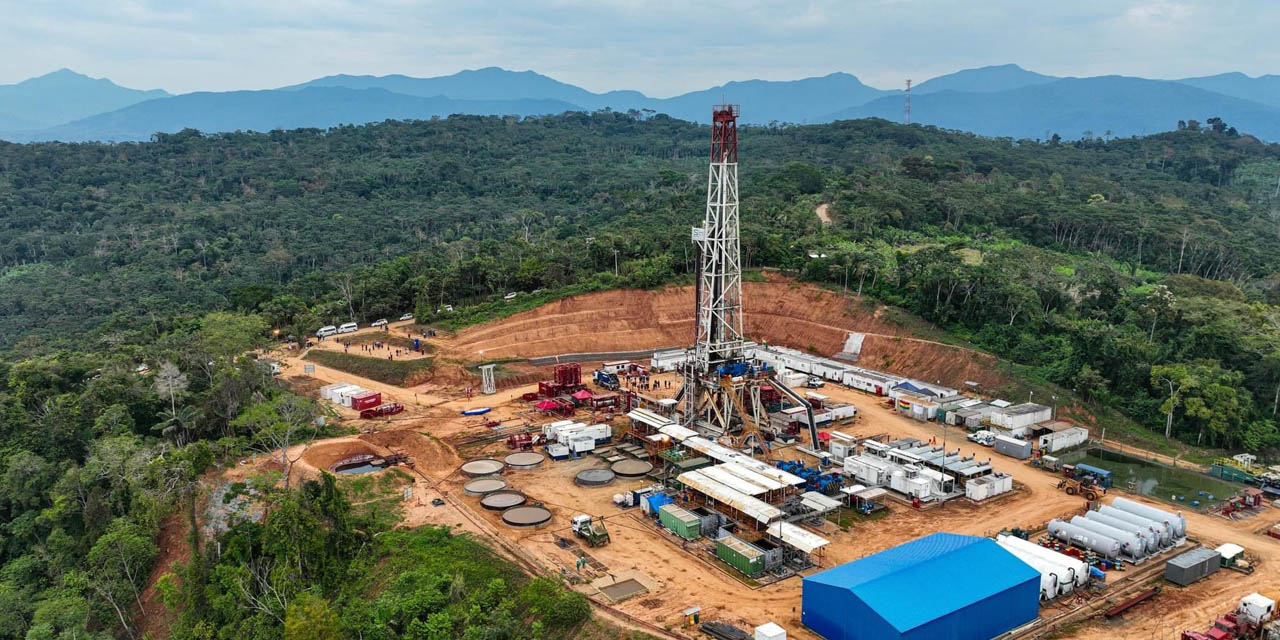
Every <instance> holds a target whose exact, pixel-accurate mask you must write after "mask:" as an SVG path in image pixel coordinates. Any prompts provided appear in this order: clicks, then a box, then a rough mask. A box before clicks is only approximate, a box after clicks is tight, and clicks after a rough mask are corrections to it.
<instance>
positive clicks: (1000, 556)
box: [800, 533, 1040, 640]
mask: <svg viewBox="0 0 1280 640" xmlns="http://www.w3.org/2000/svg"><path fill="white" fill-rule="evenodd" d="M803 589H804V591H803V593H804V595H803V605H802V610H801V614H800V620H801V622H803V623H804V625H805V626H806V627H809V628H810V629H812V630H813V631H815V632H817V633H818V634H819V635H821V636H822V637H824V638H827V640H895V639H899V638H901V639H905V640H925V639H928V640H990V639H991V638H994V637H996V636H998V635H1000V634H1002V633H1004V632H1006V631H1009V630H1010V629H1013V628H1016V627H1018V626H1021V625H1023V624H1025V623H1027V622H1030V621H1031V620H1034V619H1035V618H1036V616H1038V615H1039V614H1040V605H1039V603H1040V573H1039V572H1037V571H1036V570H1035V569H1032V568H1031V567H1030V566H1028V565H1027V564H1026V563H1024V562H1022V561H1021V560H1019V559H1018V558H1017V557H1015V556H1014V555H1013V554H1011V553H1009V552H1008V551H1005V550H1004V549H1003V548H1002V547H1001V546H1000V545H998V544H996V542H995V541H994V540H991V539H989V538H976V537H973V536H962V535H956V534H953V533H935V534H932V535H929V536H925V537H923V538H920V539H918V540H913V541H911V542H908V543H906V544H901V545H898V546H896V547H893V548H892V549H887V550H885V551H882V552H880V553H877V554H874V555H871V556H867V557H865V558H862V559H861V560H855V561H853V562H848V563H845V564H842V565H840V566H838V567H834V568H831V569H828V570H826V571H823V572H821V573H816V574H814V575H812V576H809V577H807V578H805V579H804V587H803Z"/></svg>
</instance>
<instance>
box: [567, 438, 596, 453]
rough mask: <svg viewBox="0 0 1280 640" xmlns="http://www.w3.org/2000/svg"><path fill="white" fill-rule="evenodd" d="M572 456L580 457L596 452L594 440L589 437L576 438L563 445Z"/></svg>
mask: <svg viewBox="0 0 1280 640" xmlns="http://www.w3.org/2000/svg"><path fill="white" fill-rule="evenodd" d="M564 444H565V446H567V447H569V452H570V453H571V454H572V455H575V456H577V455H582V454H584V453H587V452H589V451H595V450H596V439H595V438H592V437H591V436H576V437H573V438H569V440H568V441H567V442H565V443H564Z"/></svg>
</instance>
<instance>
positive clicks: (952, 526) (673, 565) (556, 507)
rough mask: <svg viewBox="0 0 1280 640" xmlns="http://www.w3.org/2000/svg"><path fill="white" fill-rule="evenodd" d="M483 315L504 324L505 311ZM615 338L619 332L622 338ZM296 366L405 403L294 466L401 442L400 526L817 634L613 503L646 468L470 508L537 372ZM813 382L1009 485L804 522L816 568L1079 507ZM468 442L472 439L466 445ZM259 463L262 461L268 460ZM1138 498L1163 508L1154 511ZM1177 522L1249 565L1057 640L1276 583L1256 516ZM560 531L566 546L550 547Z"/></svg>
mask: <svg viewBox="0 0 1280 640" xmlns="http://www.w3.org/2000/svg"><path fill="white" fill-rule="evenodd" d="M638 295H648V294H638ZM494 324H495V325H501V324H502V322H501V321H500V322H497V323H494ZM458 339H461V336H460V337H459V338H458ZM622 339H623V340H624V341H627V340H629V339H630V338H629V337H624V338H622ZM437 344H438V345H440V346H441V347H444V348H448V347H449V346H451V345H449V339H440V340H437ZM597 344H600V345H601V348H604V349H608V348H615V349H616V348H621V347H624V346H630V345H631V344H632V343H630V342H623V343H621V344H613V345H609V344H607V343H597ZM284 361H285V363H286V365H287V369H286V373H285V375H290V373H291V372H296V373H298V374H301V367H302V366H303V361H302V360H301V359H300V357H297V356H294V357H286V358H285V359H284ZM595 366H596V363H583V368H584V369H590V368H594V367H595ZM307 376H309V377H314V378H315V379H317V380H320V381H322V382H325V383H334V382H339V381H349V382H355V383H357V384H359V385H360V386H362V387H365V388H369V389H377V390H381V391H383V393H384V395H386V396H388V397H389V398H390V399H395V400H398V401H401V402H405V403H406V405H407V410H406V411H405V412H404V413H402V414H399V415H397V416H395V417H393V418H390V419H385V420H376V421H359V420H355V418H354V415H353V414H351V413H350V412H349V411H348V410H346V409H345V408H339V409H338V411H339V413H340V414H342V417H343V418H344V419H347V420H351V424H353V425H355V426H358V427H359V428H360V429H362V430H368V431H369V432H368V433H364V434H363V435H360V436H356V437H343V438H335V439H330V440H325V441H320V442H316V443H313V444H311V445H310V446H309V447H308V448H307V450H306V451H305V452H304V453H302V454H301V456H302V457H301V461H300V463H299V465H298V468H299V469H302V470H303V471H304V472H311V473H314V472H316V471H319V470H326V471H327V470H330V467H331V466H332V465H333V464H335V463H337V462H339V461H341V460H343V459H346V458H349V457H350V456H352V455H356V454H360V453H374V454H377V455H389V454H391V453H393V452H396V451H400V452H404V453H406V454H408V456H409V459H410V460H411V461H412V462H413V463H414V471H415V475H416V478H415V484H414V491H413V497H412V498H411V499H410V500H408V501H406V502H405V503H404V505H403V509H404V512H405V522H404V524H405V525H406V526H418V525H424V524H434V525H445V526H450V527H453V528H454V529H455V530H461V531H466V532H469V533H471V534H473V535H476V536H478V537H480V538H481V539H484V540H487V541H489V542H490V543H491V544H493V545H495V546H497V547H498V548H499V549H500V550H502V551H504V552H505V553H506V554H507V555H509V556H512V557H513V558H515V559H517V560H519V561H521V563H522V564H524V565H525V566H526V568H528V569H530V570H535V571H538V572H541V573H546V574H563V575H565V576H568V577H570V579H571V580H572V581H573V582H574V584H575V585H576V586H575V588H577V589H580V590H583V591H584V592H587V593H588V594H589V595H592V596H593V597H594V598H595V599H597V600H599V601H601V602H603V603H607V604H609V606H611V607H613V608H615V609H617V610H618V611H620V612H622V613H623V614H626V615H629V616H632V617H634V618H635V619H637V620H640V621H643V622H648V623H651V624H654V625H657V626H658V627H660V628H669V629H671V630H673V631H675V632H676V633H680V634H683V635H686V636H689V637H695V636H697V635H698V632H696V630H694V629H693V628H686V627H685V626H684V619H685V617H684V615H683V614H682V612H683V611H685V610H686V609H688V608H690V607H693V606H697V607H700V608H701V614H700V615H701V617H702V619H703V620H720V621H724V622H729V623H731V624H736V625H739V626H741V627H744V628H751V627H754V626H756V625H759V624H763V623H764V622H766V621H774V622H777V623H778V624H780V625H782V626H784V627H785V628H786V629H787V630H788V632H789V633H790V634H791V637H797V638H816V637H818V636H816V635H815V634H812V633H811V632H809V631H808V630H806V629H805V628H804V627H803V626H801V624H800V613H799V611H800V601H801V581H800V580H799V579H787V580H781V581H777V582H774V583H772V584H768V585H765V586H759V583H758V581H754V580H751V579H749V578H745V577H744V576H742V575H741V574H738V573H737V572H735V571H734V570H733V569H732V568H730V567H729V566H728V565H726V564H724V563H723V562H721V561H719V560H718V559H716V558H715V557H714V556H712V555H711V554H710V553H707V552H706V551H703V550H702V549H703V547H701V546H699V545H696V544H693V543H688V542H682V540H681V539H680V538H678V537H676V536H674V535H672V534H671V533H670V532H668V531H666V530H664V529H661V528H659V527H657V526H655V525H654V524H651V523H650V522H649V519H647V518H646V517H645V516H644V515H643V514H642V513H641V511H640V510H639V509H635V508H633V509H626V510H623V509H619V508H618V507H617V506H615V505H614V503H613V496H614V494H617V493H620V492H622V491H624V490H628V489H638V488H641V487H645V486H649V485H652V484H654V482H653V480H652V479H649V478H640V479H627V478H622V477H618V478H616V479H614V480H613V481H612V482H610V483H608V484H605V485H602V486H583V485H582V484H579V483H576V482H575V476H576V475H577V474H579V472H581V471H584V470H587V469H593V468H599V467H602V466H607V465H606V463H604V462H603V461H602V460H600V459H599V458H598V457H597V456H595V455H590V454H588V455H584V456H583V457H582V458H579V459H571V460H564V461H551V460H548V461H546V462H544V463H542V464H539V465H537V466H535V467H533V468H531V469H523V470H515V469H511V468H508V469H506V470H505V471H504V472H503V473H502V475H501V478H502V480H504V481H505V482H506V483H507V486H508V488H510V489H514V490H517V491H519V492H521V493H523V494H525V495H526V496H527V497H528V502H529V503H530V504H542V505H544V506H545V507H546V508H547V509H548V510H549V511H550V512H551V514H552V517H551V520H550V521H549V522H548V523H546V524H545V525H542V526H539V527H537V528H529V529H515V528H512V527H509V526H506V525H504V524H503V522H502V517H501V516H502V514H501V512H498V511H493V510H488V509H485V508H482V507H481V506H480V504H479V498H478V497H477V496H471V495H467V494H466V493H465V492H464V491H463V485H464V484H466V482H467V481H468V480H471V478H470V477H468V476H466V475H464V474H462V473H461V472H460V471H459V467H460V465H461V464H462V463H463V462H464V461H465V460H469V459H475V458H485V457H488V458H495V459H497V460H502V459H503V458H505V457H506V456H507V455H508V454H510V453H512V451H511V450H510V449H508V448H507V445H506V438H496V439H490V440H491V441H489V442H484V441H483V440H484V439H485V438H479V436H485V435H487V434H488V433H490V432H491V428H486V427H485V426H484V423H485V419H486V418H491V419H495V420H502V421H503V425H504V426H507V425H511V426H520V425H523V424H524V421H525V420H529V421H530V423H531V424H533V425H534V426H538V425H540V424H546V423H550V422H553V421H554V420H555V417H554V416H545V417H544V416H539V415H536V412H532V411H530V410H529V408H528V404H527V403H526V402H523V401H522V400H521V396H522V395H523V394H525V393H530V392H536V390H537V384H536V383H535V384H529V385H521V386H518V387H513V388H509V389H502V390H501V391H499V392H498V393H497V394H495V395H492V396H483V395H479V394H473V397H472V398H470V399H468V398H466V396H465V394H461V397H458V396H459V393H458V392H457V391H454V392H453V393H452V395H454V396H455V397H452V398H450V397H448V390H446V389H436V390H433V391H432V392H428V391H427V390H426V389H422V390H419V391H417V392H416V397H415V392H414V391H412V390H407V389H401V388H397V387H393V386H390V385H381V384H379V383H376V382H373V381H369V380H364V379H354V378H353V377H352V376H351V375H350V374H346V373H343V372H338V371H333V370H328V369H326V368H323V367H316V370H315V371H314V372H311V373H308V374H307ZM679 377H680V376H679V374H678V373H661V374H653V376H652V378H651V379H652V380H656V381H659V382H660V383H665V382H668V381H669V382H671V383H672V384H671V388H669V389H668V388H666V387H665V386H663V388H662V389H660V390H657V391H654V392H652V394H648V393H647V392H646V394H647V395H652V396H653V397H655V398H657V397H670V396H672V395H674V394H675V392H676V391H677V389H678V387H679ZM821 391H822V393H823V394H824V395H826V396H828V397H829V398H830V399H831V401H835V402H848V403H852V404H854V405H856V406H857V407H858V409H859V417H858V419H857V421H856V423H854V424H853V425H851V426H842V427H840V431H842V432H844V433H848V434H850V435H855V436H872V435H883V438H882V439H887V440H896V439H899V438H916V439H918V440H920V441H922V442H929V441H930V440H931V439H933V440H935V441H936V442H937V443H938V444H939V445H941V444H942V443H943V441H944V438H945V442H946V448H947V450H948V451H954V450H956V449H959V450H960V453H961V455H962V456H966V457H967V456H976V458H977V459H978V460H983V461H985V460H987V459H990V464H991V467H992V469H993V470H995V471H996V472H1000V473H1008V474H1010V475H1012V476H1013V477H1014V479H1015V482H1016V485H1015V490H1014V491H1013V492H1011V493H1009V494H1005V495H1002V496H998V497H997V498H995V499H992V500H991V501H990V502H981V503H972V502H970V501H967V500H963V499H960V500H951V501H948V502H946V503H944V504H941V505H937V506H928V507H926V508H922V509H915V508H912V506H911V504H910V503H909V502H907V501H906V500H902V499H896V500H894V499H891V500H888V501H887V503H888V505H887V506H888V511H889V512H888V513H887V514H886V515H883V516H879V517H873V518H869V519H865V520H854V521H853V522H851V523H849V524H848V525H847V526H846V527H843V528H842V527H839V526H837V525H836V524H835V523H832V522H828V523H827V524H826V525H824V526H822V527H821V528H818V529H814V531H816V532H817V533H819V534H820V535H821V536H822V537H824V538H826V539H827V540H829V541H830V544H829V545H828V546H826V547H825V549H824V550H823V554H822V558H821V568H829V567H832V566H836V565H839V564H841V563H844V562H847V561H850V560H855V559H857V558H861V557H864V556H867V555H869V554H873V553H876V552H879V551H882V550H885V549H888V548H890V547H893V546H895V545H898V544H901V543H904V542H907V541H910V540H913V539H916V538H919V537H921V536H925V535H928V534H930V533H933V532H937V531H947V532H952V533H961V534H971V535H978V536H993V535H995V534H996V533H997V532H998V531H1000V530H1001V529H1012V528H1015V527H1017V528H1022V529H1025V530H1036V531H1038V530H1041V529H1043V528H1044V526H1045V524H1046V523H1047V522H1048V521H1049V520H1052V519H1054V518H1059V517H1062V518H1069V517H1070V516H1071V515H1076V514H1080V513H1082V512H1083V510H1084V501H1083V500H1082V499H1081V498H1078V497H1074V496H1069V495H1067V494H1066V493H1064V492H1062V491H1059V490H1058V489H1057V488H1056V486H1057V484H1058V476H1057V475H1054V474H1051V473H1049V472H1047V471H1043V470H1039V469H1035V468H1032V467H1030V466H1028V465H1027V464H1026V463H1025V462H1023V461H1020V460H1016V459H1013V458H1009V457H1006V456H1002V455H999V454H996V453H995V452H994V451H993V450H992V449H990V448H987V447H983V446H981V445H979V444H975V443H972V442H969V441H967V440H965V438H964V436H965V435H966V432H965V430H964V429H962V428H956V427H948V428H946V429H945V433H944V428H943V427H942V426H941V425H939V424H937V423H936V422H920V421H917V420H913V419H910V418H908V417H905V416H903V415H901V414H900V413H898V412H897V411H895V410H893V409H889V408H886V407H884V406H882V405H881V403H880V402H879V400H880V399H879V398H875V397H874V396H871V395H869V394H867V393H864V392H861V391H855V390H852V389H847V388H843V387H840V386H837V385H831V384H828V385H826V386H825V387H823V388H822V389H821ZM482 406H490V407H492V411H491V412H489V413H488V414H485V415H484V416H480V417H476V416H463V415H460V413H459V412H460V411H462V410H465V409H473V408H477V407H482ZM584 421H585V418H584ZM613 422H614V425H615V429H619V428H621V427H622V425H623V424H624V423H625V419H624V418H622V417H618V418H616V419H615V420H614V421H613ZM476 440H479V442H476V443H474V444H466V443H468V442H472V441H476ZM454 443H459V444H454ZM773 455H774V458H775V459H805V460H807V461H808V463H810V464H813V463H814V459H813V458H812V457H811V456H808V455H807V454H803V453H800V452H799V451H797V449H796V448H795V447H787V448H779V449H775V450H774V452H773ZM263 462H264V463H266V461H265V459H264V461H263ZM436 497H442V498H444V499H445V503H444V505H442V506H433V505H432V504H431V501H432V499H433V498H436ZM1131 497H1132V496H1131ZM1148 502H1149V503H1150V504H1152V505H1155V506H1159V507H1162V508H1163V507H1165V506H1166V505H1163V504H1160V503H1157V502H1154V501H1148ZM575 514H591V515H594V516H597V517H598V516H604V517H605V523H606V525H607V527H608V531H609V535H610V537H611V542H610V543H609V544H608V545H607V546H603V547H597V548H588V547H587V546H586V544H585V541H581V544H579V542H580V541H579V540H577V539H575V538H574V535H573V533H572V532H571V531H570V519H571V518H573V516H574V515H575ZM1186 517H1187V520H1188V526H1189V529H1190V530H1191V531H1192V535H1193V537H1194V538H1196V539H1197V540H1199V541H1201V542H1202V543H1203V544H1205V545H1206V546H1210V547H1212V546H1216V545H1217V544H1218V543H1219V542H1224V541H1242V543H1243V544H1245V545H1246V546H1248V547H1249V548H1250V553H1251V555H1253V556H1255V557H1256V558H1257V562H1256V564H1255V566H1256V569H1257V571H1256V572H1255V573H1254V575H1252V576H1247V575H1243V574H1239V573H1234V572H1228V571H1222V572H1218V573H1217V574H1215V575H1214V576H1212V577H1211V578H1209V579H1206V580H1204V581H1202V582H1200V583H1197V584H1194V585H1192V586H1190V587H1187V588H1185V589H1179V588H1176V587H1167V588H1165V589H1164V591H1163V593H1161V594H1160V595H1159V596H1158V598H1157V600H1156V601H1155V603H1153V604H1150V605H1149V606H1142V605H1140V606H1138V607H1136V608H1135V609H1134V610H1133V611H1131V612H1129V613H1127V614H1125V615H1124V616H1121V617H1118V618H1114V619H1110V620H1104V619H1103V618H1102V617H1101V615H1100V614H1095V617H1096V619H1094V620H1089V621H1084V622H1083V623H1082V622H1079V621H1074V622H1073V624H1071V625H1070V633H1069V634H1067V635H1065V636H1064V635H1059V636H1058V637H1075V638H1090V639H1098V640H1101V639H1103V638H1114V637H1116V635H1117V634H1119V633H1124V634H1126V635H1128V634H1139V635H1140V637H1153V638H1165V637H1168V638H1174V637H1177V633H1178V632H1179V631H1180V630H1181V629H1183V628H1192V627H1194V626H1196V625H1199V624H1200V623H1201V622H1203V621H1204V620H1208V619H1211V618H1212V617H1213V616H1214V615H1216V614H1217V613H1218V612H1220V611H1223V610H1226V609H1228V608H1229V607H1230V604H1231V602H1232V601H1233V600H1236V599H1239V597H1240V596H1241V595H1242V594H1244V593H1246V592H1248V591H1249V590H1251V589H1253V588H1255V587H1252V586H1251V585H1264V584H1274V582H1275V581H1276V580H1280V563H1277V562H1276V560H1277V557H1278V556H1280V540H1275V539H1272V538H1268V537H1265V536H1263V535H1260V534H1257V533H1255V532H1254V530H1256V529H1258V528H1259V522H1260V521H1259V520H1258V519H1251V520H1241V521H1229V520H1224V519H1222V518H1217V517H1212V516H1208V515H1202V514H1198V513H1187V514H1186ZM562 540H565V541H568V543H567V544H562V543H561V541H562ZM584 552H585V554H586V556H587V557H588V558H589V560H590V561H589V562H585V563H583V565H582V566H581V568H579V558H580V557H581V555H582V554H583V553H584ZM1156 562H1162V559H1160V560H1153V561H1149V562H1148V564H1144V565H1136V566H1131V567H1129V568H1128V569H1127V571H1126V572H1112V573H1111V574H1110V575H1109V576H1108V580H1107V582H1108V587H1107V589H1108V591H1109V592H1110V593H1114V592H1118V591H1121V590H1126V586H1127V583H1128V582H1129V577H1130V576H1136V575H1138V574H1139V573H1150V572H1149V571H1145V569H1147V568H1148V567H1152V566H1154V565H1155V563H1156ZM812 571H814V570H810V573H811V572H812ZM1156 575H1157V576H1158V572H1157V573H1156ZM633 579H634V580H637V581H638V582H640V583H641V584H642V585H643V586H644V592H643V595H642V596H635V597H628V598H622V599H620V600H619V601H617V602H614V601H613V600H612V599H611V598H610V597H609V596H608V595H607V593H606V591H607V589H601V587H600V585H605V586H606V587H607V586H608V585H612V584H615V583H620V582H625V581H627V580H633ZM592 585H596V586H592ZM1110 593H1108V594H1106V595H1104V596H1102V598H1104V599H1106V600H1107V601H1110V600H1111V599H1114V597H1113V596H1111V595H1110ZM1082 604H1084V603H1079V604H1077V601H1076V600H1075V599H1071V600H1070V601H1069V602H1056V603H1053V604H1051V605H1049V606H1046V607H1044V608H1043V609H1042V611H1041V617H1042V619H1050V618H1055V617H1057V616H1060V615H1063V614H1064V613H1068V612H1070V611H1071V610H1073V609H1075V608H1077V607H1078V606H1080V605H1082ZM650 631H651V632H652V631H653V630H652V629H650ZM1026 637H1037V636H1035V635H1029V636H1026Z"/></svg>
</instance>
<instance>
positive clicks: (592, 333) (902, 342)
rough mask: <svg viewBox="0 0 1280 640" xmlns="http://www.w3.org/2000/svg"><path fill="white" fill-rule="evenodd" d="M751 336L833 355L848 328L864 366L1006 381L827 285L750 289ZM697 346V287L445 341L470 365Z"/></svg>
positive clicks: (549, 313) (569, 306)
mask: <svg viewBox="0 0 1280 640" xmlns="http://www.w3.org/2000/svg"><path fill="white" fill-rule="evenodd" d="M742 297H743V306H744V310H745V313H744V316H743V324H744V329H745V330H746V333H747V336H748V337H749V338H750V339H752V340H756V341H760V342H767V343H769V344H776V345H782V346H788V347H793V348H796V349H804V350H812V352H814V353H816V354H818V355H823V356H832V355H834V354H836V353H837V352H839V351H840V350H841V349H842V348H843V346H844V343H845V340H846V338H847V337H848V335H849V333H850V332H858V333H863V334H866V338H865V339H864V341H863V345H862V352H861V356H860V358H859V360H858V362H859V364H861V365H863V366H866V367H869V368H873V369H879V370H883V371H890V372H893V373H898V374H902V375H909V376H912V377H915V378H919V379H923V380H931V381H941V382H943V383H944V384H950V385H952V386H959V385H961V384H963V383H964V382H965V381H970V380H972V381H976V382H979V383H981V384H982V385H983V387H985V388H992V387H994V386H996V385H998V384H1001V383H1002V382H1003V381H1004V380H1003V379H1002V377H1001V376H1000V375H999V373H998V372H997V371H996V369H995V359H994V358H993V357H992V356H990V355H988V354H985V353H980V352H976V351H972V350H969V349H965V348H962V347H955V346H951V345H946V344H941V343H937V342H933V341H930V340H925V339H921V338H918V337H916V336H914V335H912V334H911V333H910V332H909V331H908V330H907V329H904V328H903V327H902V326H901V324H900V323H898V322H894V321H893V319H892V318H891V317H890V314H889V313H887V310H886V309H885V308H884V307H879V306H874V307H873V306H872V305H867V304H863V303H855V302H854V301H852V300H851V299H849V298H846V297H844V296H842V295H839V294H837V293H834V292H831V291H827V290H825V289H822V288H820V287H816V286H813V285H809V284H802V283H798V282H795V281H793V280H789V279H785V278H781V277H778V276H772V277H771V278H770V281H768V282H747V283H744V284H743V292H742ZM692 341H693V288H692V287H667V288H665V289H663V290H661V291H637V290H614V291H605V292H601V293H593V294H588V295H583V296H575V297H572V298H566V299H564V300H559V301H556V302H552V303H549V304H546V305H543V306H541V307H538V308H537V309H533V310H531V311H526V312H522V313H518V314H516V315H513V316H511V317H509V318H505V319H503V320H497V321H494V322H489V323H485V324H482V325H477V326H474V327H469V328H467V329H464V330H462V331H460V332H459V333H458V334H457V335H456V336H455V337H454V338H453V339H451V340H449V341H447V343H446V344H444V345H442V346H443V347H444V349H445V350H447V351H449V352H451V354H452V355H453V356H454V357H457V358H460V359H464V360H468V361H478V360H491V359H499V358H513V357H519V358H531V357H538V356H548V355H556V354H563V353H582V352H610V351H631V350H641V349H656V348H661V347H672V346H679V345H685V344H689V343H691V342H692Z"/></svg>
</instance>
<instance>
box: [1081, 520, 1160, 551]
mask: <svg viewBox="0 0 1280 640" xmlns="http://www.w3.org/2000/svg"><path fill="white" fill-rule="evenodd" d="M1084 517H1085V518H1087V519H1089V520H1093V521H1096V522H1101V523H1102V524H1105V525H1107V526H1108V527H1115V528H1116V529H1119V530H1121V531H1128V532H1129V533H1132V534H1133V535H1136V536H1138V537H1139V538H1141V539H1142V543H1143V549H1144V550H1145V551H1146V553H1147V554H1148V555H1150V554H1153V553H1156V552H1157V551H1159V550H1160V537H1159V536H1157V535H1156V533H1155V532H1154V531H1152V530H1150V529H1148V528H1145V527H1142V526H1139V525H1136V524H1133V523H1132V522H1125V521H1124V520H1120V519H1119V518H1113V517H1111V516H1108V515H1105V514H1102V513H1099V512H1097V511H1090V512H1088V513H1085V514H1084Z"/></svg>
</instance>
